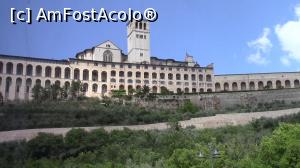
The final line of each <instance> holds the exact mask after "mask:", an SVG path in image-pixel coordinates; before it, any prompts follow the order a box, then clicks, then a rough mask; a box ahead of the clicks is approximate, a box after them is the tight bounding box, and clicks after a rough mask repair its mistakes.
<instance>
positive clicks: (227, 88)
mask: <svg viewBox="0 0 300 168" xmlns="http://www.w3.org/2000/svg"><path fill="white" fill-rule="evenodd" d="M224 91H229V84H228V83H227V82H225V83H224Z"/></svg>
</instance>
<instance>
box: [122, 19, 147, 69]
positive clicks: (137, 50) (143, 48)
mask: <svg viewBox="0 0 300 168" xmlns="http://www.w3.org/2000/svg"><path fill="white" fill-rule="evenodd" d="M127 45H128V62H130V63H147V64H149V63H150V27H149V22H147V21H145V20H142V21H136V20H134V21H132V22H128V24H127Z"/></svg>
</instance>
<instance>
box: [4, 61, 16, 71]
mask: <svg viewBox="0 0 300 168" xmlns="http://www.w3.org/2000/svg"><path fill="white" fill-rule="evenodd" d="M13 71H14V65H13V63H11V62H8V63H6V73H7V74H13Z"/></svg>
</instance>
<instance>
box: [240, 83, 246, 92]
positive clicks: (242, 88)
mask: <svg viewBox="0 0 300 168" xmlns="http://www.w3.org/2000/svg"><path fill="white" fill-rule="evenodd" d="M241 90H242V91H245V90H247V85H246V82H241Z"/></svg>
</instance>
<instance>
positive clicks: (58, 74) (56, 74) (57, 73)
mask: <svg viewBox="0 0 300 168" xmlns="http://www.w3.org/2000/svg"><path fill="white" fill-rule="evenodd" d="M54 77H55V78H61V68H60V67H55V69H54Z"/></svg>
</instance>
